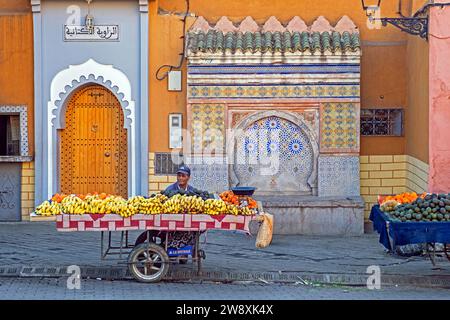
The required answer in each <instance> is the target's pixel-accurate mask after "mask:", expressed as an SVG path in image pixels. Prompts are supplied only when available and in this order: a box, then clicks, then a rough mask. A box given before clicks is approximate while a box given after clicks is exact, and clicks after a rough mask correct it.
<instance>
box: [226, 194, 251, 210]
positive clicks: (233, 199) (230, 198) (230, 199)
mask: <svg viewBox="0 0 450 320" xmlns="http://www.w3.org/2000/svg"><path fill="white" fill-rule="evenodd" d="M220 199H222V200H223V201H225V202H226V203H229V204H232V205H235V206H239V205H240V203H239V197H238V196H237V195H235V194H234V192H233V191H231V190H229V191H224V192H222V193H221V194H220ZM246 200H247V201H248V205H247V207H248V208H250V209H256V208H258V204H257V202H256V201H255V200H254V199H253V198H251V197H246Z"/></svg>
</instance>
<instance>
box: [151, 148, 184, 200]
mask: <svg viewBox="0 0 450 320" xmlns="http://www.w3.org/2000/svg"><path fill="white" fill-rule="evenodd" d="M148 159H149V161H148V164H149V167H148V174H149V177H148V192H149V194H152V193H156V192H160V191H161V190H164V189H165V188H167V187H168V186H169V185H170V184H172V183H174V182H176V181H177V177H176V176H175V175H159V174H158V175H155V153H153V152H150V153H149V157H148Z"/></svg>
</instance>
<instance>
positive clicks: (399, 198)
mask: <svg viewBox="0 0 450 320" xmlns="http://www.w3.org/2000/svg"><path fill="white" fill-rule="evenodd" d="M426 195H427V194H426V193H422V194H421V195H418V194H417V193H415V192H403V193H400V194H397V195H395V196H384V197H382V196H380V197H379V198H380V205H383V204H384V203H385V202H387V201H396V202H398V203H400V204H402V203H411V202H413V201H415V200H416V199H417V198H419V197H420V198H422V199H423V198H424V197H425V196H426Z"/></svg>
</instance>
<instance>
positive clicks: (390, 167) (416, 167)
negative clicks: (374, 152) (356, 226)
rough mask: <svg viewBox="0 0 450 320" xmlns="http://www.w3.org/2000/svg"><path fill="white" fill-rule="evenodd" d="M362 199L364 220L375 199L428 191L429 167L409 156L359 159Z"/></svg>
mask: <svg viewBox="0 0 450 320" xmlns="http://www.w3.org/2000/svg"><path fill="white" fill-rule="evenodd" d="M360 163H361V170H360V171H361V172H360V175H361V196H362V197H363V198H364V201H365V210H364V211H365V218H366V219H368V218H369V214H370V208H371V207H372V206H373V205H374V204H376V203H377V197H378V195H382V194H397V193H402V192H412V191H415V192H417V193H422V192H425V191H427V189H428V188H427V187H428V165H427V164H426V163H424V162H422V161H420V160H418V159H416V158H414V157H411V156H408V155H385V156H361V157H360Z"/></svg>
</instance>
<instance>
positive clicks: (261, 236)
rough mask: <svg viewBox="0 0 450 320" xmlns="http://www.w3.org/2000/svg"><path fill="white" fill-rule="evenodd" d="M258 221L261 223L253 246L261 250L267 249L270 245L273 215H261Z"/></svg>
mask: <svg viewBox="0 0 450 320" xmlns="http://www.w3.org/2000/svg"><path fill="white" fill-rule="evenodd" d="M259 220H260V221H262V223H261V226H260V227H259V230H258V234H257V236H256V243H255V245H256V247H257V248H260V249H262V248H266V247H268V246H269V245H270V244H271V243H272V236H273V215H271V214H269V213H263V214H261V215H260V217H259Z"/></svg>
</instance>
